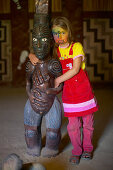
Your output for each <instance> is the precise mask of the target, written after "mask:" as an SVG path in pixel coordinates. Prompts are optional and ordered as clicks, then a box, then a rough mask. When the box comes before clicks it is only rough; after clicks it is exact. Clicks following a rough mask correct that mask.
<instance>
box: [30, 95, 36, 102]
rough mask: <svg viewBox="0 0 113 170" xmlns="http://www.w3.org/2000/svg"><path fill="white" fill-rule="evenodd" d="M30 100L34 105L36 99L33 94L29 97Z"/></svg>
mask: <svg viewBox="0 0 113 170" xmlns="http://www.w3.org/2000/svg"><path fill="white" fill-rule="evenodd" d="M29 100H30V102H32V103H34V100H35V97H34V96H33V94H32V93H30V95H29Z"/></svg>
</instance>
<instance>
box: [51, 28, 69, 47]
mask: <svg viewBox="0 0 113 170" xmlns="http://www.w3.org/2000/svg"><path fill="white" fill-rule="evenodd" d="M52 33H53V37H54V40H55V42H56V43H57V44H58V45H61V46H62V45H65V44H67V43H68V32H67V30H64V29H63V28H61V27H60V26H56V25H53V28H52Z"/></svg>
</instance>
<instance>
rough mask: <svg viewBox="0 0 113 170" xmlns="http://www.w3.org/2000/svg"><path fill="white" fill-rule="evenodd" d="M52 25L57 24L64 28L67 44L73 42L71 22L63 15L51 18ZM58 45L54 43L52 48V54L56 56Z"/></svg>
mask: <svg viewBox="0 0 113 170" xmlns="http://www.w3.org/2000/svg"><path fill="white" fill-rule="evenodd" d="M53 26H59V27H61V28H63V29H64V30H66V31H67V32H68V42H69V44H71V43H72V42H73V40H74V39H73V33H72V27H71V24H70V22H69V20H68V19H67V18H65V17H57V18H55V19H53V21H52V27H53ZM56 48H58V45H57V44H56V43H55V44H54V48H53V55H54V57H56V55H57V51H56V50H57V49H56Z"/></svg>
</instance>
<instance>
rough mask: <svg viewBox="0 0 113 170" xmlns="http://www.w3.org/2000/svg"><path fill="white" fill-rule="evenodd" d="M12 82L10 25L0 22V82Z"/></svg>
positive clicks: (7, 21) (6, 21) (6, 22)
mask: <svg viewBox="0 0 113 170" xmlns="http://www.w3.org/2000/svg"><path fill="white" fill-rule="evenodd" d="M11 80H12V54H11V23H10V21H9V20H5V21H4V20H1V21H0V81H2V82H10V81H11Z"/></svg>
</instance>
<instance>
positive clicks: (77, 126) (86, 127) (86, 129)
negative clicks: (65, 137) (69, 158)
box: [67, 113, 94, 155]
mask: <svg viewBox="0 0 113 170" xmlns="http://www.w3.org/2000/svg"><path fill="white" fill-rule="evenodd" d="M93 117H94V113H93V114H89V115H86V116H83V117H81V118H82V122H83V132H82V141H81V118H80V117H68V120H69V123H68V126H67V130H68V134H69V137H70V140H71V143H72V145H73V150H72V155H81V154H82V151H87V152H92V150H93V145H92V136H93V130H94V128H93V124H94V119H93Z"/></svg>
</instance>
